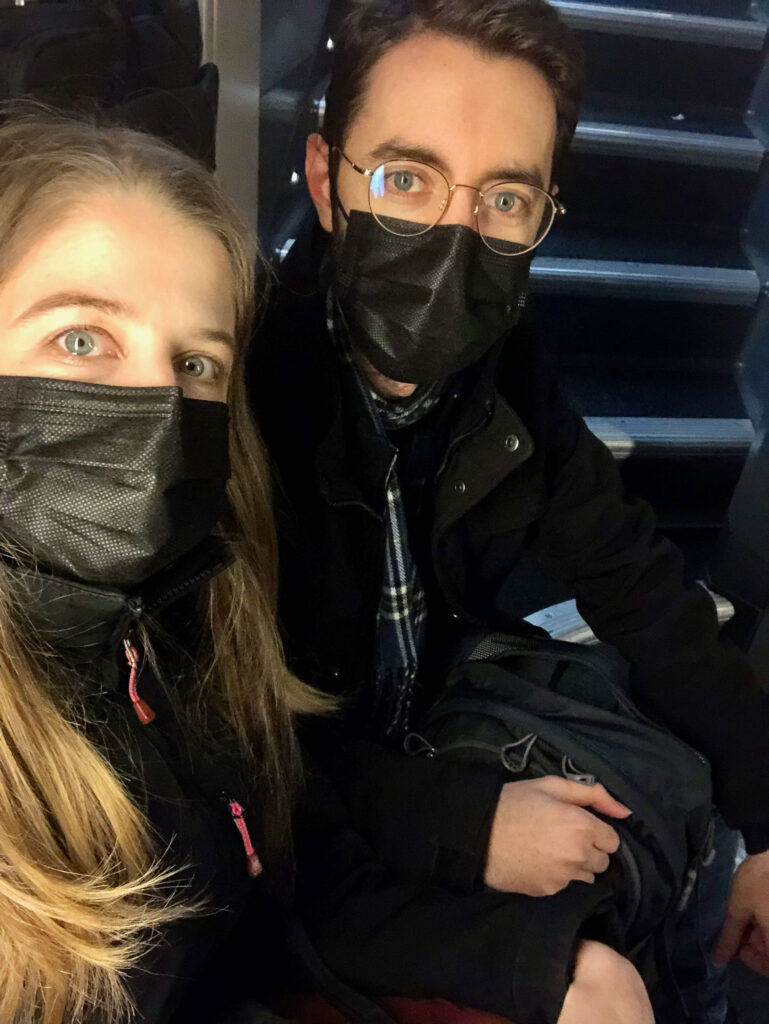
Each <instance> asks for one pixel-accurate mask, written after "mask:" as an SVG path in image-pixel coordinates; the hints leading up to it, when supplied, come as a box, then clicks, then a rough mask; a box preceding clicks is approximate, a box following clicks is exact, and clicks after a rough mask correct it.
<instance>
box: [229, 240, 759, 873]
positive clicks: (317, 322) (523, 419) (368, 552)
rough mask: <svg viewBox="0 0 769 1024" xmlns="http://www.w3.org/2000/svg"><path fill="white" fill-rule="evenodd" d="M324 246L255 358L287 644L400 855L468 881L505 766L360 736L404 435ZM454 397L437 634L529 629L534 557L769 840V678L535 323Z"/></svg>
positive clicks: (357, 786)
mask: <svg viewBox="0 0 769 1024" xmlns="http://www.w3.org/2000/svg"><path fill="white" fill-rule="evenodd" d="M318 263H319V255H318V253H317V252H316V253H315V254H313V257H312V259H311V260H309V261H307V260H303V259H302V257H301V256H300V257H299V258H298V259H297V260H295V261H294V266H293V267H291V265H289V268H288V271H287V273H286V274H285V275H284V278H283V281H282V282H281V284H280V285H278V286H276V288H275V289H274V291H273V295H272V300H271V303H270V305H269V308H268V311H267V314H266V316H265V319H264V320H263V322H262V324H261V327H260V329H259V331H258V333H257V337H256V340H255V343H254V346H253V349H252V352H251V359H250V365H249V387H250V391H251V397H252V401H253V407H254V410H255V413H256V416H257V419H258V422H259V424H260V427H261V430H262V433H263V436H264V439H265V442H266V444H267V448H268V451H269V454H270V456H271V459H272V462H273V466H274V469H275V476H276V505H277V515H278V530H279V540H280V555H281V565H282V569H281V594H280V612H281V618H282V626H283V630H284V636H285V640H286V644H287V650H288V654H289V659H290V661H291V662H292V664H293V666H294V667H295V668H296V670H297V671H298V672H299V673H300V674H301V675H302V676H303V677H304V678H305V679H307V680H308V681H309V682H311V683H314V684H316V685H318V686H320V687H321V688H323V689H324V690H326V691H329V692H332V693H338V694H343V695H345V696H346V697H347V698H348V706H349V708H350V713H349V714H348V716H347V720H346V723H345V725H344V728H343V730H342V733H343V735H344V737H346V739H347V743H348V746H347V747H346V750H345V757H346V758H347V759H348V760H347V765H348V771H347V774H348V775H349V764H350V761H349V758H350V757H352V758H353V759H354V762H355V779H354V781H353V780H351V779H349V778H348V779H347V782H346V783H345V778H344V774H345V773H344V771H343V770H342V769H340V770H341V771H342V776H341V777H340V780H341V781H340V784H342V785H343V786H344V787H345V789H346V791H347V792H346V798H347V799H348V801H349V802H350V803H351V805H352V806H353V808H354V810H355V813H356V815H357V816H358V817H359V821H360V822H362V823H363V825H364V826H365V828H366V829H367V830H368V831H369V832H370V836H371V837H372V838H375V839H376V841H377V845H378V846H380V848H382V849H383V851H384V852H385V853H386V855H387V857H388V858H389V859H391V860H392V862H393V863H394V864H395V865H396V866H398V868H399V869H400V868H402V867H403V868H410V869H411V870H413V871H415V872H416V873H417V874H418V875H419V876H420V877H424V875H425V874H426V875H427V876H428V877H432V878H435V879H437V880H439V881H441V882H446V881H448V882H449V883H450V884H453V885H455V886H457V887H459V888H469V887H471V885H472V879H474V878H476V877H477V875H478V874H479V873H482V867H483V858H484V856H485V849H486V843H487V840H488V829H489V826H490V821H491V816H492V812H493V807H494V803H495V800H496V792H497V791H496V788H495V785H493V784H492V783H491V782H490V780H489V779H488V778H487V777H486V776H485V775H484V774H483V773H478V774H477V775H471V774H469V773H466V772H465V771H463V772H461V773H454V772H452V770H451V769H449V768H447V767H445V766H439V765H437V764H436V763H434V762H433V763H431V764H430V765H429V767H427V768H425V767H424V766H422V765H419V766H417V765H416V764H414V763H413V762H410V761H408V760H407V759H405V758H403V757H401V756H399V755H395V754H393V755H388V754H386V753H385V752H383V751H382V750H377V749H376V748H375V747H365V746H361V745H359V744H358V743H357V740H358V738H362V737H363V736H364V735H365V732H366V729H365V725H364V723H365V719H366V714H365V712H366V704H367V700H369V699H370V698H369V695H368V689H367V684H368V680H369V679H370V677H371V671H372V659H373V656H374V636H375V626H376V614H377V606H378V602H379V596H380V588H381V582H382V573H383V553H384V540H385V527H384V519H383V511H384V503H385V480H386V477H387V472H388V469H389V466H390V463H391V459H392V455H393V447H392V445H391V443H390V442H389V441H388V439H387V438H386V437H382V436H380V435H379V434H378V433H377V432H376V430H375V428H374V426H373V425H371V424H370V423H369V421H368V420H367V418H366V415H365V413H364V411H363V408H362V399H361V397H360V396H359V395H357V394H356V392H355V391H354V389H350V388H345V387H343V385H342V380H341V376H340V373H341V371H340V364H339V361H338V359H337V356H336V354H335V352H334V350H333V349H332V346H331V341H330V338H329V336H328V331H327V328H326V310H325V296H324V294H323V289H322V288H321V287H320V286H319V285H318V283H317V278H318V274H317V272H313V271H312V270H310V271H308V269H307V268H308V266H311V265H314V266H317V265H318ZM297 267H298V268H299V269H298V270H297ZM468 379H469V380H470V381H471V385H470V386H467V380H468ZM449 415H450V418H449V423H448V427H447V436H446V445H445V451H443V453H442V458H441V460H440V462H441V464H440V471H439V473H438V476H437V480H436V481H435V484H434V493H433V495H432V497H431V503H432V504H431V506H430V507H431V513H430V515H431V522H430V530H429V533H430V537H429V552H430V562H431V565H430V567H429V572H428V573H427V575H428V576H429V577H430V578H431V580H432V584H433V585H432V589H431V590H430V591H429V594H428V598H429V617H430V620H431V622H432V624H433V625H432V635H433V637H434V638H435V637H436V636H437V637H438V638H441V637H442V636H443V635H445V636H446V638H449V637H450V635H451V633H452V631H453V632H454V633H455V632H456V631H457V630H458V629H459V628H460V627H461V626H463V625H466V626H468V627H474V626H477V625H478V624H479V623H480V624H485V625H492V626H494V627H495V628H497V627H501V628H506V629H508V630H515V628H516V623H515V622H511V621H509V620H507V621H505V619H504V617H502V616H501V614H500V611H499V609H498V607H497V601H496V599H497V596H498V593H499V591H500V589H501V588H502V587H503V586H505V585H506V584H507V587H508V589H509V587H510V585H511V582H512V583H513V585H514V581H515V579H516V574H517V573H521V572H522V571H524V570H525V569H526V567H528V566H531V565H536V566H537V569H538V571H539V572H541V573H543V574H545V575H546V576H548V577H551V578H552V579H554V580H557V581H560V583H561V584H564V585H565V586H566V587H567V588H568V590H569V591H570V592H571V593H572V594H573V595H574V596H576V598H577V602H578V607H579V610H580V612H581V614H582V615H583V616H584V618H585V619H586V620H587V622H588V623H589V624H590V626H591V627H592V628H593V630H594V632H595V633H596V635H597V636H598V637H599V638H600V639H601V640H603V641H605V642H606V643H609V644H613V645H615V646H616V647H617V648H618V649H619V650H620V652H621V653H622V654H623V655H624V656H625V657H626V658H627V659H628V660H629V661H630V663H631V665H632V666H633V678H634V688H635V699H636V701H637V703H638V704H639V705H640V706H641V707H642V708H643V709H644V710H645V711H646V712H647V713H649V714H651V715H653V716H654V717H655V718H657V719H658V720H659V721H661V722H663V723H665V724H666V725H667V726H668V727H670V728H671V729H672V730H673V731H674V732H675V733H676V734H677V735H679V736H680V737H681V738H682V739H684V740H686V741H687V742H689V743H690V744H691V745H692V746H694V747H696V748H697V749H699V750H700V751H701V752H702V753H704V754H705V755H706V756H707V757H708V758H709V759H710V761H711V764H712V767H713V780H714V788H715V794H716V800H717V803H718V806H719V808H720V810H721V812H722V813H723V815H724V817H725V818H726V820H727V822H728V823H729V824H730V825H731V826H733V827H735V828H740V829H742V830H743V832H744V834H745V837H746V841H747V845H748V849H749V850H750V851H753V852H757V851H759V850H763V849H766V848H767V847H769V739H768V737H769V696H767V695H766V694H765V693H764V692H763V691H762V690H761V689H759V687H758V686H757V684H756V681H755V679H754V678H753V675H752V672H751V670H750V668H749V667H748V665H747V663H746V662H745V660H744V659H743V658H742V656H741V655H740V654H739V653H738V652H737V650H736V649H735V648H734V647H732V646H731V645H730V644H729V643H728V642H727V641H726V640H724V639H722V638H720V637H719V632H718V623H717V618H716V614H715V609H714V605H713V602H712V599H711V598H710V596H709V594H708V593H707V592H706V591H705V590H704V588H702V587H700V586H698V585H694V586H686V585H684V583H683V580H682V558H681V555H680V553H679V552H678V551H677V550H676V548H674V547H673V546H672V545H671V544H670V543H668V542H667V541H666V540H664V539H663V538H661V537H660V536H659V535H658V534H656V533H655V528H654V519H653V514H652V512H651V510H650V509H649V507H648V506H647V505H646V504H644V503H643V502H641V501H638V500H636V499H634V498H631V497H629V496H628V495H627V494H625V492H624V490H623V487H622V484H621V481H620V478H619V475H618V472H617V469H616V467H615V464H614V461H613V459H612V457H611V455H610V453H609V452H608V450H607V449H606V448H605V446H604V445H603V444H602V443H601V442H600V441H598V440H597V439H596V438H595V437H594V436H593V435H592V434H591V433H590V432H589V431H588V430H587V428H586V427H585V425H584V423H583V421H582V420H581V419H580V418H579V417H578V416H577V415H576V414H575V413H574V412H573V411H572V410H571V409H570V408H569V406H568V404H567V403H566V401H565V400H564V398H563V396H562V395H561V393H560V391H559V389H558V387H557V385H556V384H555V382H554V380H553V377H552V375H551V372H550V370H549V367H548V365H547V362H546V360H545V358H544V357H543V355H542V354H541V352H540V351H539V348H538V346H537V344H536V343H535V341H534V340H533V339H532V337H531V336H530V334H529V332H527V330H525V329H524V328H518V329H516V330H515V331H514V332H512V333H511V335H510V336H509V338H507V339H506V341H505V343H504V344H503V345H501V346H499V347H498V348H497V349H495V350H494V351H493V352H492V353H491V354H490V356H489V357H488V358H487V359H485V360H484V361H483V362H482V363H481V364H479V365H478V366H476V367H474V368H473V369H472V370H471V371H470V372H469V375H468V376H467V377H466V380H465V386H463V387H462V388H460V392H459V395H458V397H457V399H456V400H455V401H454V402H453V405H452V406H451V411H450V414H449ZM439 644H440V641H439ZM434 645H435V640H434ZM433 695H434V694H432V693H430V692H428V693H426V694H423V701H426V702H428V703H429V700H430V698H431V697H432V696H433ZM330 746H331V745H329V749H330ZM340 763H341V762H340ZM327 767H328V762H327ZM393 821H398V822H399V823H400V829H399V835H398V838H397V841H396V840H395V839H394V838H393V834H392V828H391V826H392V822H393ZM381 826H384V829H383V831H382V832H381V833H380V827H381Z"/></svg>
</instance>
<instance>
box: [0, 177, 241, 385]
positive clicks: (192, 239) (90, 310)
mask: <svg viewBox="0 0 769 1024" xmlns="http://www.w3.org/2000/svg"><path fill="white" fill-rule="evenodd" d="M234 332H235V306H234V300H233V280H232V271H231V269H230V263H229V260H228V257H227V253H226V251H225V249H224V247H223V245H222V244H221V243H220V242H219V241H218V239H217V238H216V237H215V236H214V235H213V234H212V233H211V232H209V231H207V230H205V229H204V228H200V227H197V226H196V225H195V224H193V223H191V222H190V221H188V220H186V219H184V218H183V217H182V216H181V215H180V214H178V213H176V212H175V211H173V210H172V209H170V208H169V207H168V206H166V205H165V204H164V203H163V202H162V201H161V200H159V199H157V198H155V197H152V196H150V195H145V194H143V193H141V192H138V191H136V192H128V191H127V190H122V189H115V190H112V191H109V192H106V191H105V192H100V193H97V194H96V195H94V197H93V198H92V199H89V200H88V201H87V202H82V203H79V204H78V205H77V207H76V208H74V209H73V211H72V212H71V213H70V215H69V216H68V217H66V218H65V219H63V220H60V221H57V223H56V226H55V227H53V228H52V229H51V231H50V232H48V233H45V234H43V235H42V236H41V237H39V238H38V240H37V241H36V242H35V243H34V244H33V245H32V247H31V248H29V249H28V250H27V251H26V252H25V254H24V256H23V257H22V259H21V260H20V262H19V263H18V264H17V265H16V266H15V267H14V269H13V271H12V272H11V274H10V276H8V277H7V278H6V279H5V280H4V281H3V283H2V284H0V374H3V375H7V376H25V377H59V378H65V379H67V380H77V381H85V382H87V383H91V384H113V385H122V386H132V387H151V386H162V385H177V386H179V387H181V388H182V389H183V392H184V395H185V396H186V397H188V398H203V399H211V400H216V401H222V402H223V401H226V397H227V383H228V379H229V376H230V373H231V370H232V362H233V349H234V344H235V342H234Z"/></svg>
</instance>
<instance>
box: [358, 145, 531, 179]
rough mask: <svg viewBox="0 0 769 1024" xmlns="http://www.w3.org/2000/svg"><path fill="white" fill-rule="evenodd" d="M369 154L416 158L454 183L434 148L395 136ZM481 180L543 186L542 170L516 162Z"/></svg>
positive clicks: (378, 158) (384, 158) (379, 159)
mask: <svg viewBox="0 0 769 1024" xmlns="http://www.w3.org/2000/svg"><path fill="white" fill-rule="evenodd" d="M370 156H371V159H372V160H375V161H377V162H384V161H387V160H397V159H399V158H400V159H402V160H417V161H418V162H419V163H422V164H430V165H431V166H432V167H435V168H436V169H437V170H439V171H441V172H442V173H443V174H444V175H445V176H446V178H448V179H449V184H455V183H454V182H452V181H451V178H450V175H449V168H448V165H447V164H446V161H445V160H443V159H442V158H441V156H440V155H439V154H438V153H436V152H435V150H433V149H430V148H429V147H426V146H416V145H414V144H413V143H409V142H406V141H405V140H403V139H399V138H397V137H396V138H392V139H388V140H387V141H386V142H382V143H380V144H379V145H378V146H377V147H376V148H375V149H372V151H371V153H370ZM483 181H484V182H486V181H521V182H523V183H524V184H526V185H534V186H536V187H537V188H544V187H545V183H544V179H543V177H542V172H541V171H540V170H539V169H538V168H536V167H521V166H519V165H517V164H512V165H510V166H507V167H496V168H494V169H493V170H491V171H489V172H488V173H487V174H484V176H483ZM463 184H465V185H470V184H471V182H469V181H466V182H463Z"/></svg>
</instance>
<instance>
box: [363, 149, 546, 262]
mask: <svg viewBox="0 0 769 1024" xmlns="http://www.w3.org/2000/svg"><path fill="white" fill-rule="evenodd" d="M450 195H451V192H450V189H449V185H448V183H447V181H446V179H445V178H444V177H443V175H442V174H440V173H439V172H438V171H436V170H435V168H434V167H430V166H429V165H428V164H422V163H418V162H417V161H414V160H390V161H388V162H387V163H384V164H382V165H381V166H380V167H378V168H377V169H376V171H375V172H374V174H373V175H372V177H371V182H370V186H369V203H370V207H371V212H372V214H373V215H374V217H375V218H376V219H377V221H379V223H380V224H381V226H382V227H383V228H385V230H387V231H389V232H390V233H391V234H395V235H420V234H423V233H424V232H425V231H429V229H430V228H431V227H433V226H434V225H435V224H437V222H438V221H439V220H440V218H441V216H442V214H443V212H444V210H445V209H446V206H447V205H448V202H449V199H450ZM477 198H478V204H479V205H478V230H479V232H480V234H481V235H482V237H483V240H484V241H485V242H486V244H487V245H488V246H489V248H490V249H493V250H494V251H495V252H499V253H502V254H503V255H506V256H507V255H515V254H516V253H521V252H526V251H527V250H529V249H533V248H534V247H535V246H537V245H539V243H540V242H541V241H542V239H543V238H544V237H545V235H546V234H547V233H548V231H549V230H550V226H551V224H552V223H553V217H554V214H555V205H554V203H553V201H552V199H551V197H550V196H549V195H548V193H547V192H545V191H544V190H543V189H539V188H535V187H534V186H533V185H526V184H523V183H521V182H504V183H502V184H500V185H495V186H493V187H492V188H490V189H488V190H486V191H485V192H484V194H483V198H481V197H480V196H478V197H477Z"/></svg>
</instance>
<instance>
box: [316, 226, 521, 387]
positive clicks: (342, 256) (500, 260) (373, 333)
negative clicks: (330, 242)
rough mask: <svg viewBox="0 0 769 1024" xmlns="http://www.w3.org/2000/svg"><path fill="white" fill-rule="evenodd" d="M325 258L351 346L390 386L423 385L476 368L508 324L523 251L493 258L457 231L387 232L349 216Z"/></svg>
mask: <svg viewBox="0 0 769 1024" xmlns="http://www.w3.org/2000/svg"><path fill="white" fill-rule="evenodd" d="M333 262H334V284H333V289H334V294H335V296H336V298H337V301H338V303H339V306H340V309H341V310H342V313H343V315H344V318H345V322H346V324H347V328H348V330H349V331H350V340H351V342H352V344H353V345H354V346H355V347H356V348H358V349H359V350H360V351H361V352H362V353H363V355H364V356H366V358H367V359H368V360H369V361H370V362H371V363H372V365H373V366H374V367H375V369H377V370H379V372H380V373H383V374H385V376H387V377H390V378H391V380H397V381H405V382H407V383H412V384H429V383H431V382H432V381H435V380H440V379H441V378H444V377H447V376H448V375H449V374H451V373H455V372H456V371H457V370H462V369H464V368H465V367H466V366H470V365H471V364H472V363H474V362H476V360H478V359H479V358H480V357H481V356H482V355H483V354H484V353H485V352H487V351H488V349H490V348H491V346H492V345H493V344H494V342H496V341H498V340H499V339H500V338H501V337H502V336H503V335H504V334H505V333H507V331H509V330H510V329H511V328H512V327H513V326H514V325H515V324H516V322H517V321H518V318H519V316H520V311H521V308H522V307H523V305H524V304H525V302H526V294H527V290H528V280H529V267H530V265H531V253H526V254H525V255H522V256H501V255H499V254H497V253H495V252H492V250H491V249H489V248H488V246H486V245H485V244H484V242H483V240H482V239H481V237H480V235H479V234H478V233H477V232H476V231H473V230H472V229H471V228H469V227H465V226H464V225H441V224H439V225H437V226H436V227H434V228H432V229H431V230H430V231H427V232H426V233H425V234H422V235H415V236H413V235H412V236H410V237H408V236H401V235H392V234H389V233H388V232H387V231H385V230H384V229H383V228H382V227H381V226H380V225H379V224H378V223H377V221H376V220H375V219H374V217H373V216H372V215H371V214H370V213H364V212H363V211H361V210H352V211H351V212H350V214H349V219H348V223H347V231H346V233H345V235H344V238H343V239H342V240H341V241H340V243H339V244H338V245H337V246H336V248H335V251H334V254H333Z"/></svg>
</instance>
